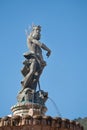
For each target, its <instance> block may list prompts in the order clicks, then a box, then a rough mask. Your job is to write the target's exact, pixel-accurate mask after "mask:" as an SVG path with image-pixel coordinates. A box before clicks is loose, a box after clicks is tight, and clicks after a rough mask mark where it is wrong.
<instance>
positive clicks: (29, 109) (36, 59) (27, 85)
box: [11, 26, 51, 115]
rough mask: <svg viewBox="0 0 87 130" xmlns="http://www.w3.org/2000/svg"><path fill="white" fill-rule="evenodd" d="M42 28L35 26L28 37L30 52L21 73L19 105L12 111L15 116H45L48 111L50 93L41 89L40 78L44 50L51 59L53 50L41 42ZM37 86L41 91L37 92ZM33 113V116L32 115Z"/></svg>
mask: <svg viewBox="0 0 87 130" xmlns="http://www.w3.org/2000/svg"><path fill="white" fill-rule="evenodd" d="M40 32H41V26H33V27H32V31H31V32H30V34H29V35H27V44H28V48H29V51H28V52H26V53H24V57H25V60H24V62H23V65H24V66H23V68H22V70H21V73H22V75H23V77H24V78H23V80H22V81H21V84H22V90H21V91H20V92H19V93H18V95H17V100H18V103H17V104H16V105H14V106H13V107H12V108H11V110H12V112H13V114H14V115H15V114H16V115H26V114H28V113H30V115H35V114H36V115H37V114H38V115H44V114H45V112H46V111H47V108H46V106H45V102H46V100H47V99H48V93H47V92H44V91H43V90H41V88H40V83H39V78H40V75H41V74H42V71H43V69H44V67H45V66H46V62H45V61H44V58H43V55H42V50H45V51H46V52H47V53H46V56H47V57H49V56H50V54H51V50H50V49H49V48H48V47H47V46H46V45H45V44H44V43H41V42H40V36H41V34H40ZM37 85H38V86H39V90H38V91H37ZM31 113H32V114H31Z"/></svg>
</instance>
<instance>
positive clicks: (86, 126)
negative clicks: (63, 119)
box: [75, 117, 87, 130]
mask: <svg viewBox="0 0 87 130" xmlns="http://www.w3.org/2000/svg"><path fill="white" fill-rule="evenodd" d="M75 121H77V122H79V123H80V124H81V125H82V126H83V127H84V130H87V117H85V118H80V117H79V118H78V119H75Z"/></svg>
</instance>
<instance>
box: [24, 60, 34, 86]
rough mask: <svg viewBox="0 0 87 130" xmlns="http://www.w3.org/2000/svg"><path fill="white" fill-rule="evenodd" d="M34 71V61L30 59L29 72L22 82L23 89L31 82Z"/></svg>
mask: <svg viewBox="0 0 87 130" xmlns="http://www.w3.org/2000/svg"><path fill="white" fill-rule="evenodd" d="M35 71H36V60H35V59H32V63H31V65H30V71H29V73H28V74H27V75H26V76H25V78H24V81H23V87H24V88H26V87H27V86H28V85H29V83H30V82H31V80H32V77H33V74H34V73H35Z"/></svg>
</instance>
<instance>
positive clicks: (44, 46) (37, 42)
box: [32, 39, 51, 57]
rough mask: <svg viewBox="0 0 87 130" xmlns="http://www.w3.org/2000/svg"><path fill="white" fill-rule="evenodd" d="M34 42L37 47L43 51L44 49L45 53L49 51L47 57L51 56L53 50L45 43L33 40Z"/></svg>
mask: <svg viewBox="0 0 87 130" xmlns="http://www.w3.org/2000/svg"><path fill="white" fill-rule="evenodd" d="M32 42H33V43H34V44H36V45H37V46H39V47H41V48H42V49H44V50H45V51H47V54H46V56H47V57H49V56H50V54H51V50H50V49H49V48H48V47H47V46H46V45H45V44H44V43H41V42H40V41H38V40H36V39H32Z"/></svg>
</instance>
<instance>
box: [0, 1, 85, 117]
mask: <svg viewBox="0 0 87 130" xmlns="http://www.w3.org/2000/svg"><path fill="white" fill-rule="evenodd" d="M32 23H34V24H36V25H41V26H42V32H41V34H42V37H41V42H43V43H45V44H46V45H47V46H48V47H49V48H50V49H51V50H52V55H51V56H50V57H49V58H46V56H45V55H44V58H45V60H46V61H47V67H46V68H45V69H44V72H43V74H42V76H41V79H40V83H41V88H42V89H44V90H45V91H48V92H49V97H50V98H52V99H53V100H54V101H55V103H56V105H57V107H58V109H59V113H61V115H62V117H64V118H69V119H74V118H78V117H86V116H87V0H44V1H41V0H37V1H36V0H0V116H1V117H2V116H5V115H8V114H11V111H10V108H11V106H12V105H14V104H16V102H17V100H16V96H17V93H18V91H19V90H20V89H21V85H20V81H21V80H22V78H23V77H22V75H21V72H20V70H21V68H22V67H23V65H22V61H23V60H24V57H23V53H24V52H26V51H28V48H27V45H26V36H25V29H26V28H27V27H28V26H29V25H31V24H32ZM46 105H47V107H48V112H47V115H52V116H57V115H58V112H57V110H56V109H55V106H54V105H53V104H52V102H51V101H50V100H48V101H47V103H46Z"/></svg>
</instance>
